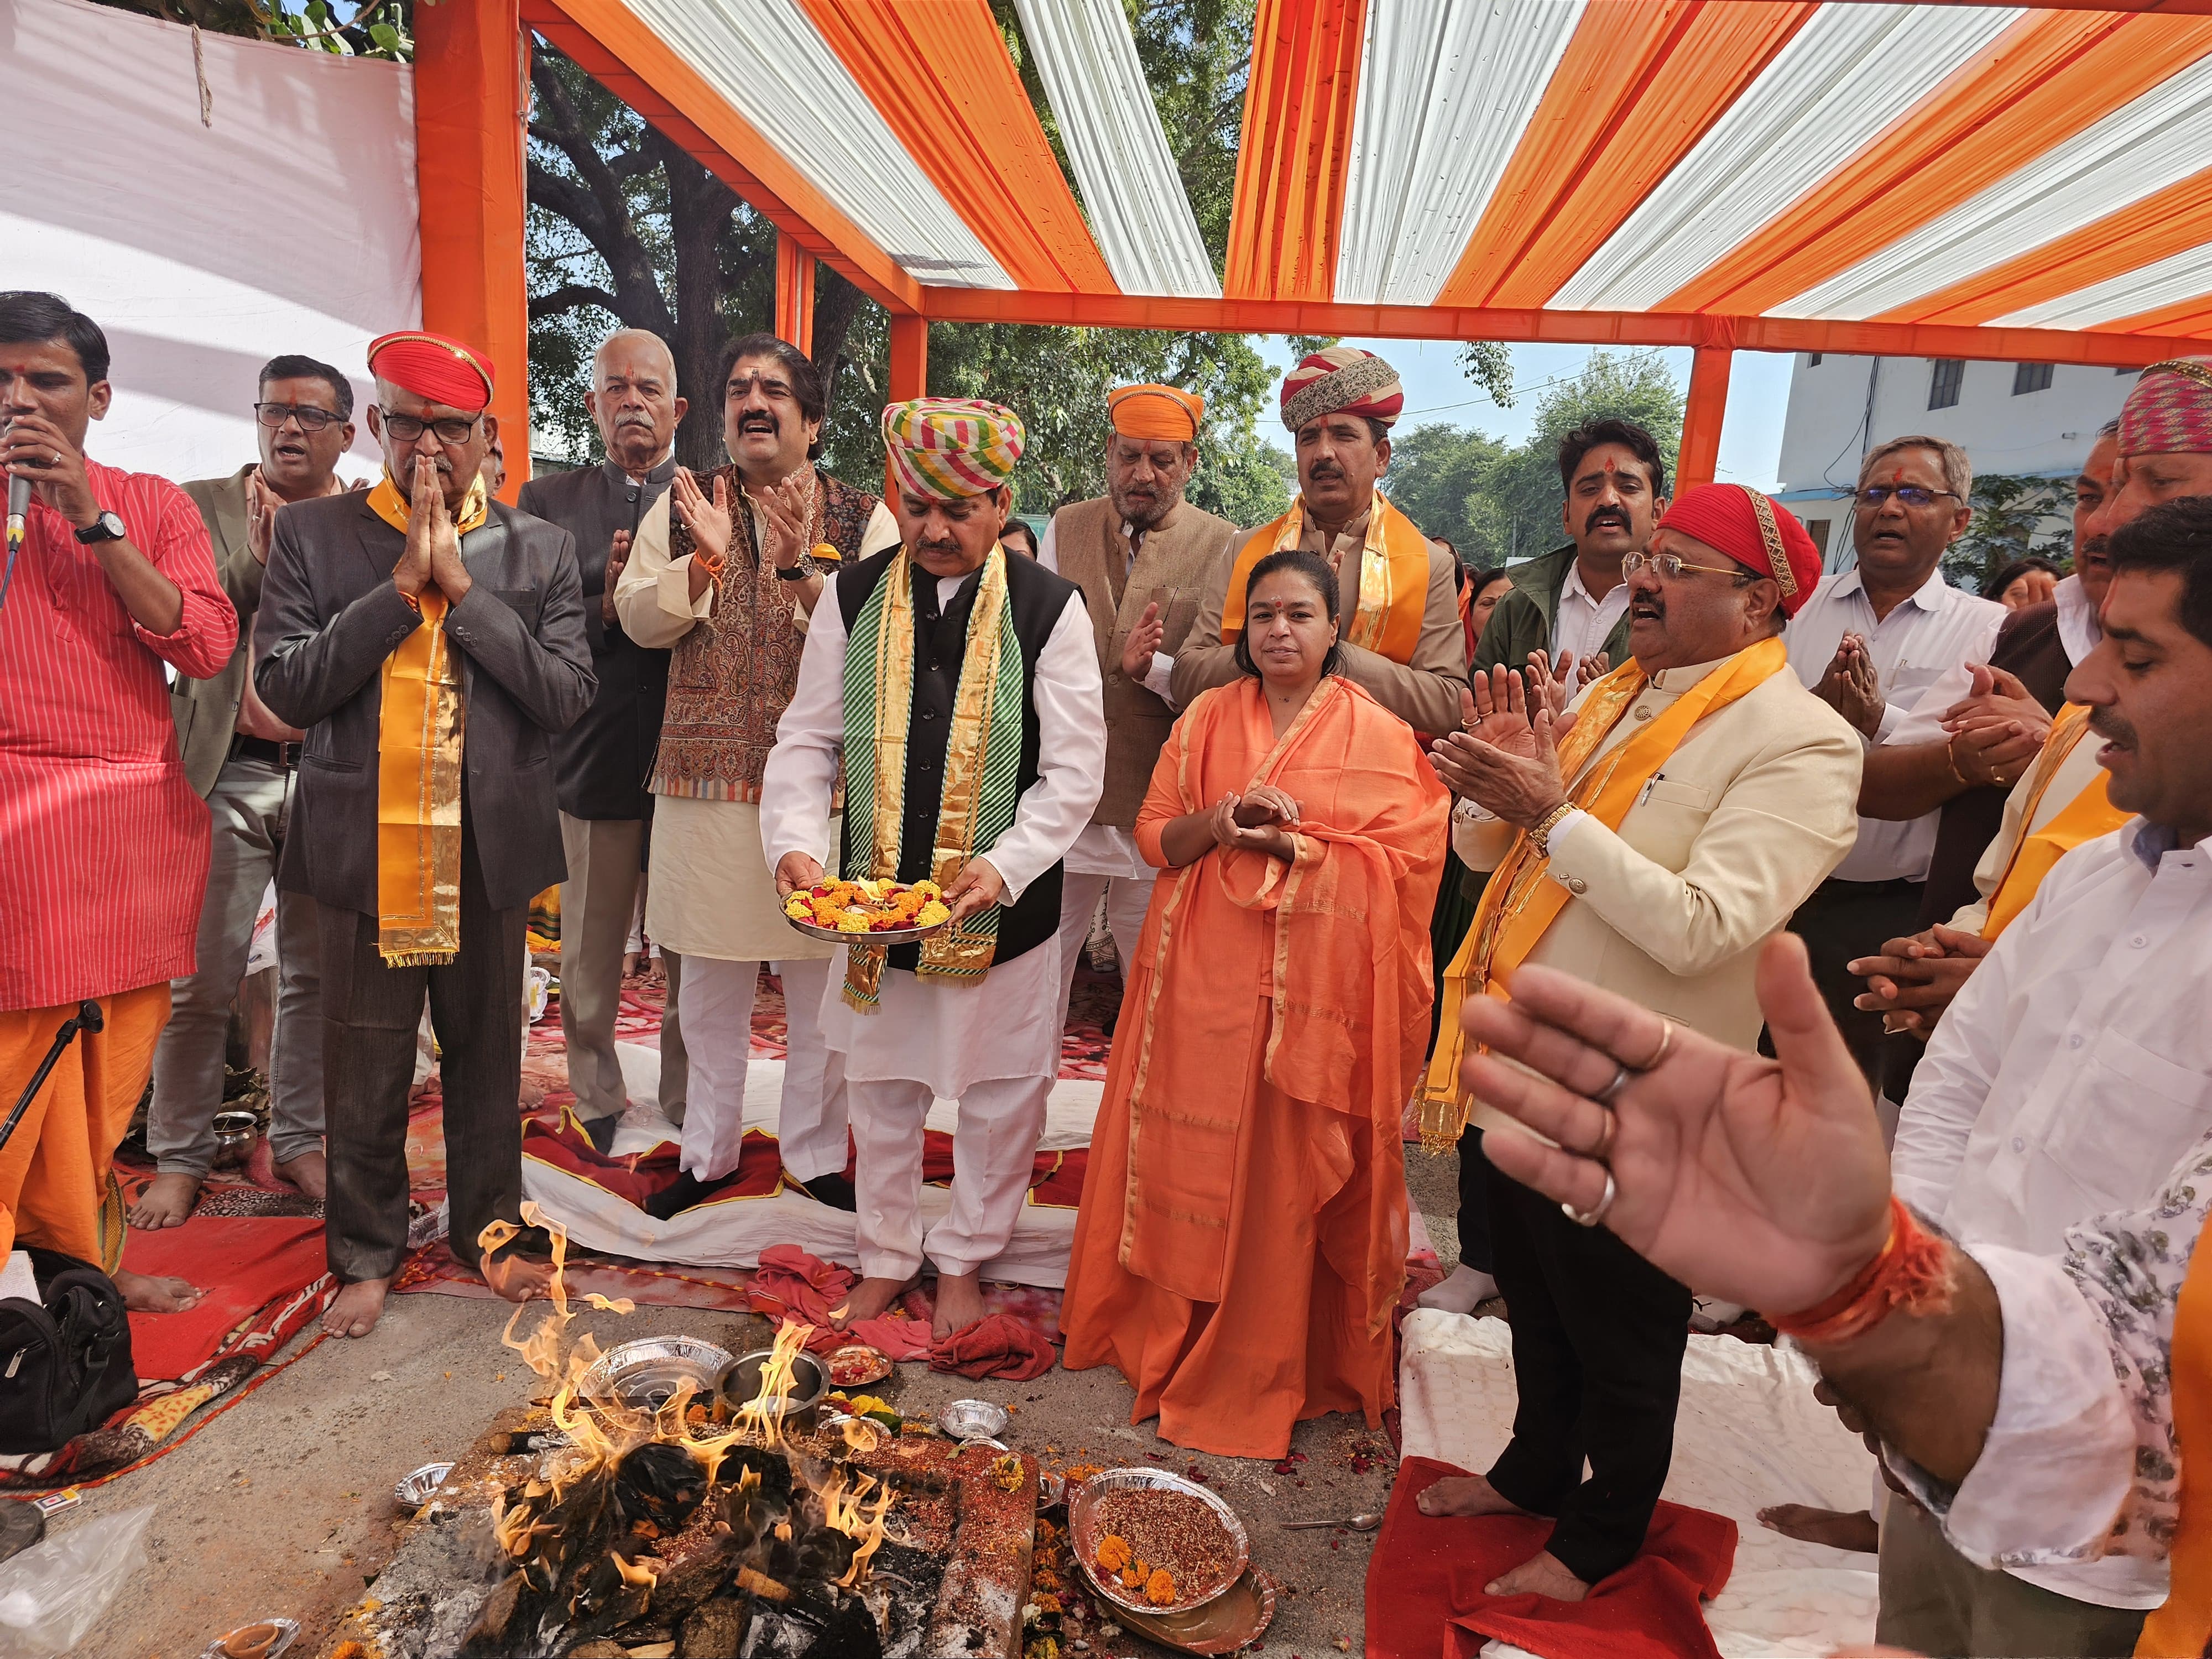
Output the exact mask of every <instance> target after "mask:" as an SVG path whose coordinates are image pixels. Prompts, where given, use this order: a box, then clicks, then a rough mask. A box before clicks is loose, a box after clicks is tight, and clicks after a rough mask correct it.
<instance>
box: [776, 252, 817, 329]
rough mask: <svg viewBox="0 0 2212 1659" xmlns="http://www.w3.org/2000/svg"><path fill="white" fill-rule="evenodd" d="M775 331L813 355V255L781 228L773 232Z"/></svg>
mask: <svg viewBox="0 0 2212 1659" xmlns="http://www.w3.org/2000/svg"><path fill="white" fill-rule="evenodd" d="M775 332H776V337H777V338H779V339H782V340H788V341H789V342H790V343H792V344H793V345H795V346H797V347H798V348H799V349H800V350H801V351H803V352H805V354H806V355H807V356H810V357H811V356H813V355H814V256H813V255H812V254H811V253H809V252H807V251H806V250H805V248H803V247H801V246H799V244H798V243H797V242H796V241H795V240H793V239H792V238H791V237H789V236H787V235H785V234H783V233H782V232H781V231H778V232H777V233H776V234H775Z"/></svg>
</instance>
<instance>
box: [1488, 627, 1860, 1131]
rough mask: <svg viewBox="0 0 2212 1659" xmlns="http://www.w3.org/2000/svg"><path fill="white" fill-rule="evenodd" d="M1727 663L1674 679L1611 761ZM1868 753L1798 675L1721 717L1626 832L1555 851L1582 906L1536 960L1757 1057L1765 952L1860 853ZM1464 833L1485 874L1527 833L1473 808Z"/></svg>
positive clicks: (1579, 832) (1707, 726) (1553, 872)
mask: <svg viewBox="0 0 2212 1659" xmlns="http://www.w3.org/2000/svg"><path fill="white" fill-rule="evenodd" d="M1719 666H1720V664H1719V663H1704V664H1699V665H1693V666H1691V667H1687V668H1674V669H1668V670H1664V671H1662V672H1661V673H1660V674H1659V676H1658V677H1657V678H1656V680H1655V681H1654V682H1653V683H1652V684H1650V685H1647V686H1646V687H1645V688H1644V692H1643V695H1642V696H1639V697H1638V698H1637V700H1636V702H1634V703H1633V704H1632V705H1631V706H1630V708H1629V710H1628V712H1627V713H1626V714H1625V715H1624V716H1622V718H1621V719H1620V721H1619V722H1618V723H1617V724H1616V725H1615V726H1613V730H1612V732H1609V733H1608V734H1607V739H1606V741H1605V743H1604V744H1601V745H1600V747H1599V750H1598V756H1602V755H1604V754H1606V753H1607V752H1609V751H1610V750H1612V749H1613V747H1614V746H1615V745H1616V744H1620V743H1622V742H1624V741H1626V740H1627V739H1628V738H1631V737H1632V736H1633V735H1634V734H1635V733H1636V732H1638V731H1640V730H1641V729H1642V727H1643V726H1644V722H1645V721H1646V720H1650V719H1653V718H1655V717H1656V715H1657V714H1659V713H1661V712H1662V710H1664V709H1665V708H1667V707H1668V704H1670V703H1672V702H1674V700H1675V699H1676V698H1677V697H1679V696H1681V695H1682V694H1683V693H1684V692H1685V691H1686V690H1689V689H1690V688H1691V687H1692V686H1693V685H1695V684H1697V683H1698V682H1699V680H1701V679H1703V678H1705V675H1706V674H1708V673H1710V672H1711V671H1712V670H1714V669H1715V668H1717V667H1719ZM1598 756H1593V757H1591V760H1590V762H1589V763H1586V765H1585V767H1584V770H1588V769H1589V765H1594V764H1595V763H1596V762H1597V758H1598ZM1862 757H1863V745H1862V744H1860V742H1859V736H1858V733H1857V732H1856V731H1854V730H1853V729H1852V728H1851V727H1850V725H1849V724H1848V723H1846V722H1845V721H1844V718H1843V717H1842V716H1841V715H1839V714H1837V713H1836V712H1835V710H1834V709H1832V708H1829V707H1828V705H1827V704H1826V703H1825V702H1821V701H1820V698H1818V697H1816V696H1814V695H1813V694H1812V693H1811V692H1809V691H1808V690H1806V689H1805V688H1804V686H1803V685H1802V684H1800V683H1799V682H1798V679H1797V677H1796V675H1795V674H1793V673H1790V672H1789V671H1787V670H1784V671H1783V672H1781V673H1779V674H1775V675H1773V676H1771V677H1770V678H1768V679H1766V680H1765V682H1764V683H1762V684H1759V685H1758V686H1756V687H1754V688H1753V690H1750V691H1748V692H1747V693H1745V694H1744V695H1743V696H1741V697H1739V698H1737V699H1736V700H1735V702H1732V703H1729V705H1728V706H1727V707H1725V708H1721V709H1719V710H1717V712H1715V713H1713V714H1708V715H1707V716H1706V717H1705V719H1704V720H1700V721H1699V722H1698V724H1697V725H1696V726H1692V727H1691V728H1690V732H1689V735H1688V736H1686V738H1683V739H1682V741H1681V742H1680V744H1678V745H1677V746H1676V747H1675V750H1674V753H1673V754H1672V755H1670V756H1668V757H1667V760H1666V762H1665V763H1664V764H1663V765H1662V768H1661V769H1660V771H1659V774H1658V775H1657V776H1656V777H1655V778H1653V779H1652V781H1650V784H1649V785H1648V786H1647V787H1645V788H1644V791H1643V792H1642V793H1640V794H1639V795H1638V799H1637V800H1636V802H1635V804H1634V805H1632V806H1631V807H1630V808H1629V809H1628V813H1627V816H1626V817H1624V818H1623V819H1622V820H1621V823H1620V829H1619V830H1618V831H1615V830H1612V829H1607V828H1606V827H1605V825H1604V824H1602V823H1600V822H1599V821H1598V820H1597V819H1595V818H1594V817H1587V816H1585V817H1582V818H1579V819H1577V821H1576V822H1575V823H1574V824H1573V825H1572V826H1571V828H1569V829H1566V830H1565V833H1562V834H1559V835H1555V836H1553V838H1552V863H1551V869H1550V872H1549V873H1548V875H1547V879H1548V880H1553V881H1558V882H1562V883H1564V884H1565V885H1566V888H1567V890H1568V892H1569V894H1570V895H1571V896H1570V897H1569V899H1568V901H1567V903H1566V905H1565V908H1563V909H1562V910H1561V911H1560V912H1559V916H1558V918H1557V919H1556V920H1555V921H1553V923H1552V925H1551V927H1549V928H1548V929H1547V930H1546V932H1545V933H1544V936H1543V938H1542V939H1540V940H1538V941H1537V944H1536V948H1535V949H1534V951H1530V952H1529V954H1528V960H1529V961H1530V962H1533V963H1541V964H1542V965H1543V966H1545V967H1547V968H1557V969H1559V970H1560V971H1561V972H1563V973H1569V974H1572V975H1575V977H1576V978H1577V979H1582V980H1587V981H1589V982H1590V983H1591V984H1593V985H1601V986H1603V987H1605V988H1606V989H1607V990H1608V991H1612V992H1615V993H1617V994H1620V995H1621V996H1625V997H1626V998H1628V999H1629V1000H1631V1001H1632V1002H1637V1003H1640V1004H1642V1005H1643V1006H1644V1007H1646V1008H1651V1009H1655V1010H1656V1011H1657V1012H1660V1013H1662V1014H1664V1015H1666V1016H1667V1017H1668V1018H1669V1019H1672V1020H1674V1021H1675V1022H1677V1023H1678V1024H1682V1025H1686V1026H1687V1027H1689V1028H1690V1029H1691V1030H1696V1031H1701V1032H1703V1033H1704V1034H1705V1036H1710V1037H1713V1038H1715V1039H1717V1041H1719V1042H1726V1043H1729V1044H1731V1045H1732V1046H1734V1047H1735V1048H1752V1047H1753V1046H1754V1045H1755V1044H1756V1043H1757V1042H1758V1041H1759V1025H1760V1023H1761V1020H1760V1015H1759V1002H1758V999H1757V997H1756V996H1755V995H1754V994H1753V983H1752V981H1753V970H1754V968H1755V966H1756V964H1757V961H1758V957H1759V946H1760V945H1762V944H1764V943H1765V940H1766V939H1767V938H1768V936H1769V935H1771V934H1773V933H1778V932H1780V931H1781V929H1782V927H1783V926H1784V923H1786V922H1787V921H1789V920H1790V912H1791V911H1793V910H1795V909H1796V908H1797V906H1798V905H1799V904H1800V903H1802V902H1803V901H1804V900H1805V898H1806V897H1807V896H1808V895H1809V894H1810V893H1811V892H1812V890H1814V888H1815V887H1817V886H1819V885H1820V883H1821V881H1822V880H1823V879H1824V878H1826V876H1827V873H1828V872H1830V871H1831V870H1832V869H1834V868H1835V867H1836V866H1838V864H1840V863H1842V862H1843V860H1844V854H1846V853H1848V852H1850V849H1851V842H1853V840H1854V839H1856V837H1857V833H1858V795H1859V769H1860V766H1861V764H1862ZM1452 833H1453V844H1454V845H1455V847H1456V848H1458V851H1459V855H1460V857H1461V858H1462V860H1465V861H1466V863H1467V865H1468V867H1469V868H1471V869H1476V870H1491V869H1495V868H1496V867H1497V866H1498V863H1499V861H1500V860H1503V859H1504V856H1505V853H1506V850H1507V849H1508V848H1510V846H1511V844H1512V840H1513V836H1514V835H1515V834H1516V831H1515V830H1514V829H1513V828H1512V826H1510V824H1506V823H1501V822H1499V821H1498V819H1496V818H1478V819H1476V820H1474V822H1472V823H1470V822H1468V819H1467V818H1466V817H1465V816H1464V814H1463V809H1462V813H1460V814H1455V817H1454V819H1453V824H1452ZM1478 1121H1481V1120H1480V1118H1479V1119H1478ZM1500 1121H1502V1120H1500ZM1484 1127H1489V1126H1488V1124H1485V1125H1484Z"/></svg>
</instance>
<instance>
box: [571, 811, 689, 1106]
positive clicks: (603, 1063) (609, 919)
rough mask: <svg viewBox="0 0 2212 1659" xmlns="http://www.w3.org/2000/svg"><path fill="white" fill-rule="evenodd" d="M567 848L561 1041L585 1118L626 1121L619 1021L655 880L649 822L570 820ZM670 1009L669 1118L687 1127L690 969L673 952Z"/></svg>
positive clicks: (666, 954) (663, 1091)
mask: <svg viewBox="0 0 2212 1659" xmlns="http://www.w3.org/2000/svg"><path fill="white" fill-rule="evenodd" d="M561 848H562V851H563V852H564V853H566V854H568V879H567V880H566V881H563V882H562V884H561V1036H562V1041H563V1042H565V1043H566V1044H567V1045H568V1086H569V1087H570V1088H571V1089H573V1090H574V1091H575V1092H576V1115H577V1116H578V1117H581V1118H600V1117H617V1116H619V1115H621V1114H622V1113H623V1110H624V1109H626V1108H627V1107H628V1106H629V1092H628V1091H627V1090H626V1089H625V1088H624V1087H623V1074H622V1062H621V1060H618V1059H617V1057H616V1055H615V1017H616V1015H617V1013H618V1012H620V1011H621V1007H622V966H623V952H624V951H626V950H627V949H628V948H629V931H630V920H631V918H632V917H633V916H634V915H636V913H637V889H638V884H639V882H641V880H643V879H644V877H645V860H644V853H645V820H644V819H642V818H572V817H569V816H568V814H567V813H566V812H563V813H562V814H561ZM660 960H661V964H662V966H663V967H664V969H665V970H666V972H667V975H668V1006H667V1008H666V1010H665V1012H663V1013H662V1015H661V1018H660V1111H661V1115H662V1116H664V1117H665V1118H666V1119H667V1120H668V1121H670V1122H671V1123H675V1124H681V1123H682V1122H683V1121H684V1097H685V1093H686V1091H687V1090H688V1088H689V1085H690V1078H691V1062H690V1057H689V1056H688V1055H687V1054H685V1053H684V1026H683V1023H682V1022H681V1021H680V1020H679V1019H678V1017H677V1012H676V993H677V990H678V987H679V986H680V985H681V984H682V982H683V974H684V963H683V959H682V958H681V957H678V955H677V954H676V952H675V951H670V950H665V949H664V950H663V951H661V953H660Z"/></svg>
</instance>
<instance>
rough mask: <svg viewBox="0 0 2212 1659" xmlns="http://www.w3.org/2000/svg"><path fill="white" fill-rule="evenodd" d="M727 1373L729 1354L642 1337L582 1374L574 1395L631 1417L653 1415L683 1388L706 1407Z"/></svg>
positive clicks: (673, 1339) (676, 1339)
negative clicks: (623, 1409) (612, 1404)
mask: <svg viewBox="0 0 2212 1659" xmlns="http://www.w3.org/2000/svg"><path fill="white" fill-rule="evenodd" d="M729 1368H730V1352H729V1350H728V1349H726V1348H718V1347H716V1346H714V1344H713V1343H711V1342H702V1341H701V1340H699V1339H698V1338H697V1337H696V1336H647V1337H641V1338H640V1339H639V1340H637V1341H635V1342H624V1343H622V1344H620V1345H619V1346H616V1347H612V1348H609V1349H608V1350H607V1351H606V1352H605V1353H603V1354H601V1355H600V1356H599V1362H598V1363H597V1364H594V1365H593V1366H592V1368H591V1370H587V1371H586V1372H585V1373H584V1375H583V1376H582V1377H581V1378H580V1379H579V1380H578V1382H577V1384H576V1391H577V1392H578V1393H579V1394H580V1395H583V1396H584V1397H585V1398H586V1399H591V1400H614V1401H620V1402H621V1403H622V1404H623V1405H625V1406H628V1407H630V1408H631V1409H632V1410H634V1411H646V1412H657V1411H659V1409H660V1408H661V1407H663V1406H665V1405H666V1404H667V1403H668V1402H669V1401H671V1400H673V1399H674V1398H675V1397H676V1394H677V1390H678V1389H681V1388H682V1387H683V1386H684V1384H685V1383H690V1385H691V1392H692V1393H693V1394H694V1395H697V1396H698V1397H699V1398H700V1399H701V1400H702V1401H707V1402H709V1403H711V1402H712V1401H713V1400H714V1387H715V1384H716V1383H717V1382H718V1381H720V1377H721V1375H722V1373H723V1372H724V1371H726V1370H728V1369H729Z"/></svg>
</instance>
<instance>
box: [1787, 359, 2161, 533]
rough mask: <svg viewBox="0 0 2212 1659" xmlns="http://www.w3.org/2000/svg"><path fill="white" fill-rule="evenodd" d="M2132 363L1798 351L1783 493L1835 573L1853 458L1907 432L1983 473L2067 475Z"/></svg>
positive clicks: (2127, 380) (2130, 378)
mask: <svg viewBox="0 0 2212 1659" xmlns="http://www.w3.org/2000/svg"><path fill="white" fill-rule="evenodd" d="M2135 383H2136V371H2135V370H2134V369H2131V368H2128V369H2122V370H2120V371H2119V372H2118V373H2117V374H2116V373H2114V372H2113V371H2112V370H2111V369H2109V368H2085V367H2082V366H2081V365H2079V364H2075V363H1990V362H1960V360H1958V359H1956V358H1934V359H1931V358H1927V357H1844V356H1836V355H1835V354H1833V353H1828V354H1826V355H1825V356H1824V355H1823V354H1821V353H1820V352H1817V351H1814V352H1800V353H1798V354H1797V362H1796V368H1793V369H1792V370H1791V371H1790V405H1789V411H1788V413H1787V414H1786V415H1785V416H1784V418H1783V425H1782V459H1781V463H1780V466H1779V469H1778V470H1779V471H1780V472H1781V475H1782V494H1781V496H1780V499H1781V500H1782V501H1785V502H1787V503H1788V504H1789V507H1790V511H1791V512H1793V513H1796V515H1797V516H1798V517H1799V518H1800V519H1802V520H1804V522H1805V527H1806V529H1808V531H1810V532H1812V535H1813V541H1814V544H1815V545H1816V546H1818V547H1819V548H1820V552H1821V556H1823V558H1825V559H1826V562H1827V568H1829V569H1831V570H1838V569H1844V568H1848V567H1849V566H1850V564H1851V563H1852V562H1853V560H1854V558H1855V555H1854V554H1853V552H1852V550H1851V538H1850V522H1849V520H1850V501H1849V499H1848V498H1849V496H1850V491H1851V488H1852V486H1853V485H1854V484H1855V483H1857V480H1858V471H1859V458H1860V457H1861V456H1863V455H1864V454H1865V453H1867V451H1868V450H1869V449H1871V448H1873V447H1875V445H1876V444H1879V443H1882V442H1885V441H1887V440H1889V439H1891V438H1898V437H1903V436H1904V435H1906V434H1908V433H1926V434H1928V435H1929V436H1930V437H1936V438H1948V440H1950V441H1951V442H1953V443H1954V444H1957V445H1958V446H1959V447H1960V448H1962V449H1964V450H1965V451H1966V456H1967V459H1970V460H1971V461H1972V463H1973V465H1974V473H1975V476H1976V477H1980V476H1982V475H1984V474H1985V473H2015V474H2027V475H2029V476H2033V477H2047V478H2066V479H2070V478H2072V477H2074V476H2075V474H2076V473H2078V472H2079V471H2081V463H2082V461H2083V460H2084V459H2087V456H2088V453H2089V446H2090V445H2091V444H2092V443H2093V442H2094V441H2096V436H2097V428H2100V427H2101V426H2102V425H2104V423H2105V422H2107V421H2109V420H2112V418H2114V417H2115V416H2118V414H2119V412H2120V405H2121V404H2122V403H2124V401H2126V398H2127V395H2128V391H2129V388H2130V387H2131V386H2134V385H2135Z"/></svg>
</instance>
